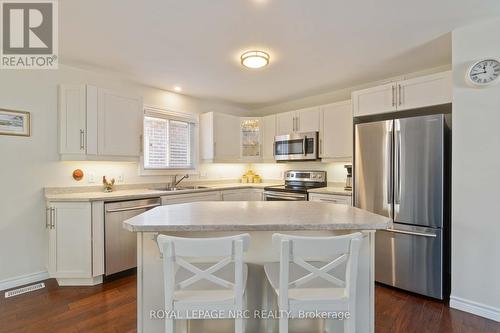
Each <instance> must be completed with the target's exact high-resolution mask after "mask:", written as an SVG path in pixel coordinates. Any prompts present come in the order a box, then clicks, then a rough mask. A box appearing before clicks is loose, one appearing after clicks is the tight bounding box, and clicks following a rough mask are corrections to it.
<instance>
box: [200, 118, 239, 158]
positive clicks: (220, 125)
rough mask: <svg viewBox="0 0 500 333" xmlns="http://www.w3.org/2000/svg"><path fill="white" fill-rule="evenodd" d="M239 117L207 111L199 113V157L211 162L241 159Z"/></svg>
mask: <svg viewBox="0 0 500 333" xmlns="http://www.w3.org/2000/svg"><path fill="white" fill-rule="evenodd" d="M240 134H241V131H240V117H236V116H232V115H228V114H223V113H216V112H207V113H204V114H202V115H200V148H201V159H202V160H210V161H213V162H237V161H240V160H241V156H240V151H241V149H240V148H241V145H240V142H241V138H240Z"/></svg>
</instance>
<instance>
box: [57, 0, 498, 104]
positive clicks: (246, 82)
mask: <svg viewBox="0 0 500 333" xmlns="http://www.w3.org/2000/svg"><path fill="white" fill-rule="evenodd" d="M59 11H60V15H59V17H60V28H59V31H60V40H59V48H60V50H59V52H60V59H61V62H62V63H67V64H74V65H85V66H93V67H97V68H102V69H106V70H109V71H116V72H120V73H122V75H124V76H125V77H127V78H129V79H132V80H134V81H137V82H140V83H142V84H146V85H149V86H154V87H158V88H162V89H166V90H173V88H174V86H176V85H179V86H181V87H182V88H183V93H185V94H187V95H192V96H196V97H201V98H214V99H221V100H227V101H231V102H235V103H239V104H242V105H245V106H247V107H249V108H256V107H260V106H265V105H270V104H274V103H278V102H282V101H285V100H288V99H293V98H299V97H304V96H308V95H314V94H319V93H324V92H327V91H331V90H335V89H341V88H346V87H350V86H354V85H358V84H361V83H364V82H368V81H373V80H378V79H383V78H386V77H390V76H394V75H399V74H403V73H408V72H413V71H419V70H423V69H427V68H430V67H436V66H441V65H445V64H449V63H451V37H450V34H449V32H450V31H452V30H453V29H455V28H456V27H459V26H463V25H466V24H469V23H472V22H475V21H478V20H481V19H485V18H489V17H493V16H498V15H500V2H498V0H481V1H478V0H439V1H436V0H419V1H414V0H412V1H410V0H364V1H352V0H329V1H328V0H323V1H318V0H317V1H307V0H210V1H208V0H197V1H196V0H191V1H187V0H178V1H173V0H147V1H138V0H106V1H102V0H85V1H81V0H64V1H59ZM250 49H261V50H264V51H267V52H268V53H269V54H270V55H271V63H270V65H269V66H268V67H267V68H265V69H263V70H249V69H244V68H242V67H241V65H240V63H239V55H240V54H241V53H242V52H243V51H246V50H250Z"/></svg>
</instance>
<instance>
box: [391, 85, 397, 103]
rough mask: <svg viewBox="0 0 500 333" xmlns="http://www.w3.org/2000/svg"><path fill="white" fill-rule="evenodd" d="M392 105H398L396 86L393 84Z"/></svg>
mask: <svg viewBox="0 0 500 333" xmlns="http://www.w3.org/2000/svg"><path fill="white" fill-rule="evenodd" d="M392 106H396V86H394V85H393V86H392Z"/></svg>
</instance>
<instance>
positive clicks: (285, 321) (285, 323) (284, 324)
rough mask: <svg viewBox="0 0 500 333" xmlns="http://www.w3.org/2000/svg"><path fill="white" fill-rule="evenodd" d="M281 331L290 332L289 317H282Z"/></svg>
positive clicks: (282, 332)
mask: <svg viewBox="0 0 500 333" xmlns="http://www.w3.org/2000/svg"><path fill="white" fill-rule="evenodd" d="M279 333H288V318H286V317H281V318H280V331H279Z"/></svg>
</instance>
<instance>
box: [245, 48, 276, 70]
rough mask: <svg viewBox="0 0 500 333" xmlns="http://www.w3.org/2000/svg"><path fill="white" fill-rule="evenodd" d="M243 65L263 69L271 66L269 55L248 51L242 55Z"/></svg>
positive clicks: (262, 52)
mask: <svg viewBox="0 0 500 333" xmlns="http://www.w3.org/2000/svg"><path fill="white" fill-rule="evenodd" d="M241 64H242V65H243V66H245V67H247V68H253V69H255V68H262V67H265V66H267V65H268V64H269V54H268V53H266V52H264V51H247V52H245V53H243V54H242V55H241Z"/></svg>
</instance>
